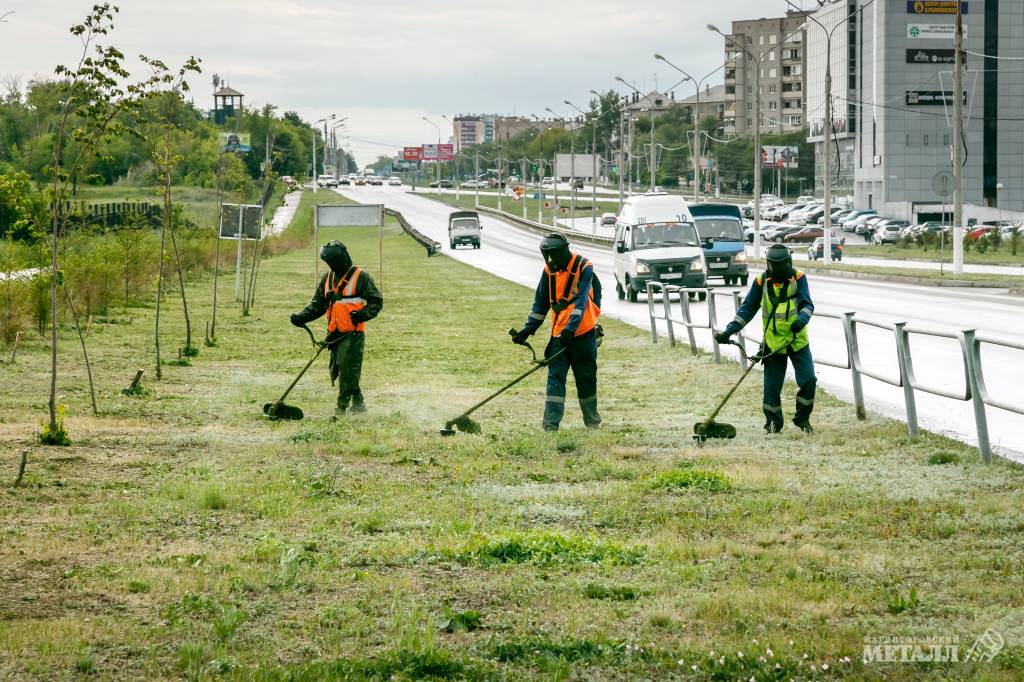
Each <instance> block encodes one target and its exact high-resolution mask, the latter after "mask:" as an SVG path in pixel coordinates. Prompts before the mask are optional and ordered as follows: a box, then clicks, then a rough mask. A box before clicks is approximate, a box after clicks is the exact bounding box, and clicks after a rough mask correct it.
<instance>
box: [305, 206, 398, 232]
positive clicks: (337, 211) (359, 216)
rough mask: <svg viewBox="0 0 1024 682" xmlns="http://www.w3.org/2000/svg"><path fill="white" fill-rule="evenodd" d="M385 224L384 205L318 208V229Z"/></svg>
mask: <svg viewBox="0 0 1024 682" xmlns="http://www.w3.org/2000/svg"><path fill="white" fill-rule="evenodd" d="M383 224H384V205H383V204H351V205H343V206H327V205H324V204H317V206H316V226H317V227H380V226H382V225H383Z"/></svg>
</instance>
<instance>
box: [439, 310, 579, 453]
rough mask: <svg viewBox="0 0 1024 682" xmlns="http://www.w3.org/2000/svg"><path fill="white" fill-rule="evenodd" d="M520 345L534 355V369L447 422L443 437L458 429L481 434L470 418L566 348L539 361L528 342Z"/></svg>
mask: <svg viewBox="0 0 1024 682" xmlns="http://www.w3.org/2000/svg"><path fill="white" fill-rule="evenodd" d="M508 334H509V336H512V337H514V336H515V335H516V330H515V329H509V330H508ZM519 345H520V346H526V347H527V348H529V349H530V354H531V355H533V367H531V368H530V369H529V370H527V371H526V372H523V373H522V374H520V375H519V376H518V377H516V378H515V379H513V380H512V381H510V382H509V383H507V384H505V385H504V386H502V387H501V388H499V389H498V390H497V391H495V392H494V393H492V394H491V395H489V396H487V397H486V398H484V399H483V400H481V401H480V402H478V403H477V404H476V405H474V406H473V407H471V408H469V409H468V410H466V411H465V412H463V413H462V414H460V415H459V416H458V417H456V418H455V419H452V420H450V421H448V422H445V425H444V428H443V429H441V435H442V436H454V435H455V429H456V428H457V429H458V430H459V431H462V432H463V433H480V425H479V424H478V423H476V422H475V421H473V420H472V419H471V418H470V416H469V415H471V414H473V413H474V412H476V411H477V410H478V409H480V408H481V407H483V406H484V405H486V404H487V403H489V402H491V401H492V400H494V399H495V398H497V397H498V396H499V395H501V394H502V393H504V392H505V391H507V390H508V389H510V388H512V387H513V386H515V385H516V384H518V383H519V382H520V381H522V380H523V379H525V378H526V377H528V376H530V375H531V374H533V373H534V372H536V371H537V370H538V369H540V368H542V367H547V366H548V365H550V364H551V361H552V360H554V359H555V358H557V357H558V356H559V355H561V354H562V353H564V352H565V348H564V347H563V348H562V349H560V350H559V351H558V352H557V353H553V354H552V355H551V357H550V358H544V359H541V360H538V359H537V353H536V351H534V350H533V346H531V345H530V344H529V343H528V342H527V341H523V342H521V343H519Z"/></svg>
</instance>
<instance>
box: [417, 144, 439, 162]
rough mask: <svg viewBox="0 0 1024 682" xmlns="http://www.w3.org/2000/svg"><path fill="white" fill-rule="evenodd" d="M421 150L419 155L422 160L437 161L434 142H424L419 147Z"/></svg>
mask: <svg viewBox="0 0 1024 682" xmlns="http://www.w3.org/2000/svg"><path fill="white" fill-rule="evenodd" d="M421 149H422V150H423V156H422V157H421V158H422V159H423V160H424V161H437V145H436V144H425V145H423V146H422V147H421Z"/></svg>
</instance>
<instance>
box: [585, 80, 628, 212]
mask: <svg viewBox="0 0 1024 682" xmlns="http://www.w3.org/2000/svg"><path fill="white" fill-rule="evenodd" d="M590 94H591V95H593V96H594V97H596V98H597V102H598V108H600V106H601V97H602V95H601V93H599V92H598V91H597V90H591V91H590ZM616 101H617V100H616ZM622 123H623V118H622V107H621V106H620V107H619V163H618V166H617V168H618V172H617V175H618V176H619V213H621V212H622V198H623V197H622V194H623V185H622V177H623V176H622V165H623V158H622V157H623V143H624V141H625V139H626V138H625V135H624V134H623V132H622V131H623V127H622ZM610 146H611V144H605V147H606V148H608V147H610ZM607 163H611V158H610V157H609V159H608V160H607V161H606V164H607ZM604 177H605V183H606V184H607V181H608V166H607V165H606V166H605V172H604ZM595 192H596V189H595Z"/></svg>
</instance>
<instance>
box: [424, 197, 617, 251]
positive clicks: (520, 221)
mask: <svg viewBox="0 0 1024 682" xmlns="http://www.w3.org/2000/svg"><path fill="white" fill-rule="evenodd" d="M424 196H426V195H424ZM473 210H475V211H480V212H481V213H487V214H490V215H493V216H497V217H498V218H501V219H503V220H508V221H509V222H513V223H516V224H517V225H519V226H521V227H525V228H526V229H528V230H531V231H532V232H537V233H538V234H545V235H547V234H551V233H552V232H557V233H558V234H561V235H565V238H566V239H568V240H570V241H576V242H587V243H590V244H600V245H602V246H611V245H612V243H614V241H615V240H614V239H613V238H612V237H602V236H600V235H594V234H587V233H585V232H580V231H579V230H571V229H568V228H565V227H554V226H552V225H546V224H544V223H538V222H536V221H535V220H530V219H529V218H523V217H522V216H517V215H514V214H512V213H509V212H508V211H499V210H498V209H496V208H490V207H489V206H479V207H477V208H475V209H473Z"/></svg>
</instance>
